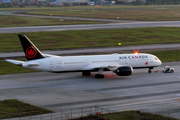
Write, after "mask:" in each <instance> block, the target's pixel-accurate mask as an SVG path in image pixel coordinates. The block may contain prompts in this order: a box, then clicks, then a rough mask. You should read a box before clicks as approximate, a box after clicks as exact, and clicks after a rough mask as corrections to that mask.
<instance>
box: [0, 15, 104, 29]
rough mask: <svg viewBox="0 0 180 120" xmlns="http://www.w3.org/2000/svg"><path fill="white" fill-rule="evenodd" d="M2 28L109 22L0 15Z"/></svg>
mask: <svg viewBox="0 0 180 120" xmlns="http://www.w3.org/2000/svg"><path fill="white" fill-rule="evenodd" d="M0 21H1V22H0V27H22V26H46V25H78V24H103V23H107V22H99V21H87V20H70V19H63V20H62V19H61V20H60V19H55V18H54V19H53V18H38V17H25V16H23V15H21V14H19V16H8V15H0Z"/></svg>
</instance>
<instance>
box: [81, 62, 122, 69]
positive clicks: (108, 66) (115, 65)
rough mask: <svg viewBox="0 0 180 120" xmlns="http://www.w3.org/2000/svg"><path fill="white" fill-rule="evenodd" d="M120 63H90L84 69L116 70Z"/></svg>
mask: <svg viewBox="0 0 180 120" xmlns="http://www.w3.org/2000/svg"><path fill="white" fill-rule="evenodd" d="M119 66H120V65H119V64H106V63H105V64H104V63H103V64H90V65H88V66H86V67H84V68H83V69H82V70H93V69H97V68H98V69H99V68H102V69H109V70H116V69H117V68H118V67H119Z"/></svg>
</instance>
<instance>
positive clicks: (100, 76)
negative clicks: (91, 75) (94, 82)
mask: <svg viewBox="0 0 180 120" xmlns="http://www.w3.org/2000/svg"><path fill="white" fill-rule="evenodd" d="M95 78H104V75H102V74H96V75H95Z"/></svg>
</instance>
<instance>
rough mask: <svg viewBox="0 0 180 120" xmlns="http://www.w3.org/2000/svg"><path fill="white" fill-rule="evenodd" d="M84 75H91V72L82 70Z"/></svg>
mask: <svg viewBox="0 0 180 120" xmlns="http://www.w3.org/2000/svg"><path fill="white" fill-rule="evenodd" d="M82 75H83V76H90V75H91V72H89V71H84V72H82Z"/></svg>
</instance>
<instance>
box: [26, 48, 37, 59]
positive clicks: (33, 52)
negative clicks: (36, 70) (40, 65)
mask: <svg viewBox="0 0 180 120" xmlns="http://www.w3.org/2000/svg"><path fill="white" fill-rule="evenodd" d="M36 54H37V51H36V49H35V48H34V47H28V48H27V49H26V56H27V57H28V58H34V57H35V56H36Z"/></svg>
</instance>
